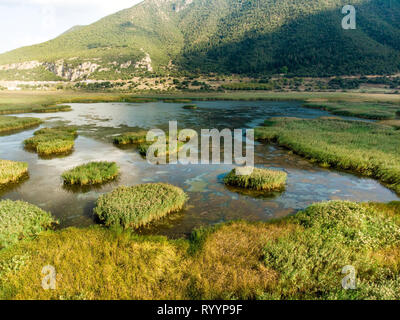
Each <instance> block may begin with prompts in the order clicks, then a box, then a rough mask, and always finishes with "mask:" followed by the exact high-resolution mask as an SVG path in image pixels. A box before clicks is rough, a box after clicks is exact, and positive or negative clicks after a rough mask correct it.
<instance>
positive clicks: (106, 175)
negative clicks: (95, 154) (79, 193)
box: [62, 161, 119, 186]
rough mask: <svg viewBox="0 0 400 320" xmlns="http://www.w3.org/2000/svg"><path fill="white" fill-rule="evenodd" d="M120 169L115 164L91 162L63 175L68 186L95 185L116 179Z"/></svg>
mask: <svg viewBox="0 0 400 320" xmlns="http://www.w3.org/2000/svg"><path fill="white" fill-rule="evenodd" d="M118 173H119V168H118V166H117V164H116V163H115V162H105V161H102V162H90V163H87V164H84V165H81V166H78V167H75V168H73V169H71V170H68V171H66V172H64V173H63V174H62V178H63V180H64V183H65V184H67V185H81V186H84V185H93V184H100V183H104V182H107V181H110V180H113V179H115V178H116V177H117V176H118Z"/></svg>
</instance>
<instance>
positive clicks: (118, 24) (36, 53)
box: [0, 0, 400, 81]
mask: <svg viewBox="0 0 400 320" xmlns="http://www.w3.org/2000/svg"><path fill="white" fill-rule="evenodd" d="M353 3H354V5H355V6H356V9H357V29H356V30H343V29H342V27H341V20H342V19H343V17H344V15H343V14H342V13H341V8H342V7H343V6H344V5H346V4H347V1H345V0H317V1H313V2H312V3H311V2H310V1H308V0H296V1H291V0H243V1H239V0H177V1H175V0H145V1H143V2H141V3H139V4H137V5H135V6H133V7H132V8H128V9H125V10H122V11H119V12H117V13H115V14H113V15H110V16H107V17H104V18H102V19H100V20H99V21H97V22H95V23H93V24H91V25H88V26H79V27H78V28H75V29H73V30H71V29H70V30H68V31H67V32H66V33H64V34H62V35H60V36H59V37H57V38H55V39H53V40H50V41H47V42H45V43H42V44H38V45H34V46H29V47H23V48H20V49H17V50H13V51H11V52H7V53H5V54H2V55H0V79H3V80H9V79H17V80H45V79H50V80H61V79H64V80H73V81H75V80H82V79H86V78H89V79H109V80H113V79H119V78H122V79H128V78H131V77H133V76H137V75H144V76H146V75H150V74H161V75H165V74H169V73H183V74H199V73H202V74H207V73H218V74H230V73H235V74H243V75H259V74H273V73H278V72H281V70H285V71H286V70H287V71H288V73H290V74H293V75H299V76H328V75H343V74H348V75H352V74H387V73H395V72H398V71H400V0H390V3H389V2H388V1H386V0H354V1H353Z"/></svg>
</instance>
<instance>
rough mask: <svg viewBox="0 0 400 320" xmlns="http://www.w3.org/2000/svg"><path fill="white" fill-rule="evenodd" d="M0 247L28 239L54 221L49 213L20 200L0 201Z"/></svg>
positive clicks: (48, 226)
mask: <svg viewBox="0 0 400 320" xmlns="http://www.w3.org/2000/svg"><path fill="white" fill-rule="evenodd" d="M0 222H1V223H0V249H3V248H6V247H8V246H11V245H13V244H15V243H17V242H18V241H19V240H22V239H30V238H33V237H35V236H37V235H38V234H39V233H41V232H42V231H44V230H46V229H48V228H50V227H51V226H52V225H53V224H54V223H55V222H56V221H55V220H54V219H53V218H52V217H51V215H50V213H48V212H45V211H43V210H41V209H40V208H38V207H36V206H34V205H32V204H29V203H26V202H22V201H11V200H3V201H0ZM0 273H1V272H0Z"/></svg>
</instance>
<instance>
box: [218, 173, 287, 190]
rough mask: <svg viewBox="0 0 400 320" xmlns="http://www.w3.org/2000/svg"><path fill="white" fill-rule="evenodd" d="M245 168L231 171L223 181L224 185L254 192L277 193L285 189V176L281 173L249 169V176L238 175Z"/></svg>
mask: <svg viewBox="0 0 400 320" xmlns="http://www.w3.org/2000/svg"><path fill="white" fill-rule="evenodd" d="M240 169H242V170H245V169H246V168H236V169H234V170H232V171H231V172H230V173H229V174H228V175H227V176H226V177H225V179H224V182H225V184H227V185H231V186H235V187H240V188H248V189H254V190H265V191H279V190H282V189H284V188H285V184H286V178H287V174H286V172H283V171H276V170H267V169H259V168H249V169H252V170H253V172H252V173H251V174H246V172H244V173H245V175H240V174H238V170H240Z"/></svg>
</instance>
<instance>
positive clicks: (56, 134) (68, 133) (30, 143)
mask: <svg viewBox="0 0 400 320" xmlns="http://www.w3.org/2000/svg"><path fill="white" fill-rule="evenodd" d="M76 137H77V131H76V129H75V128H73V127H55V128H44V129H41V130H38V131H36V132H35V133H34V136H33V137H32V138H29V139H26V140H25V141H24V144H25V146H26V147H27V148H30V149H33V150H35V151H36V152H37V153H38V154H39V155H42V156H49V155H54V154H64V153H68V152H70V151H71V150H72V149H73V147H74V144H75V142H74V140H75V139H76Z"/></svg>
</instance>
